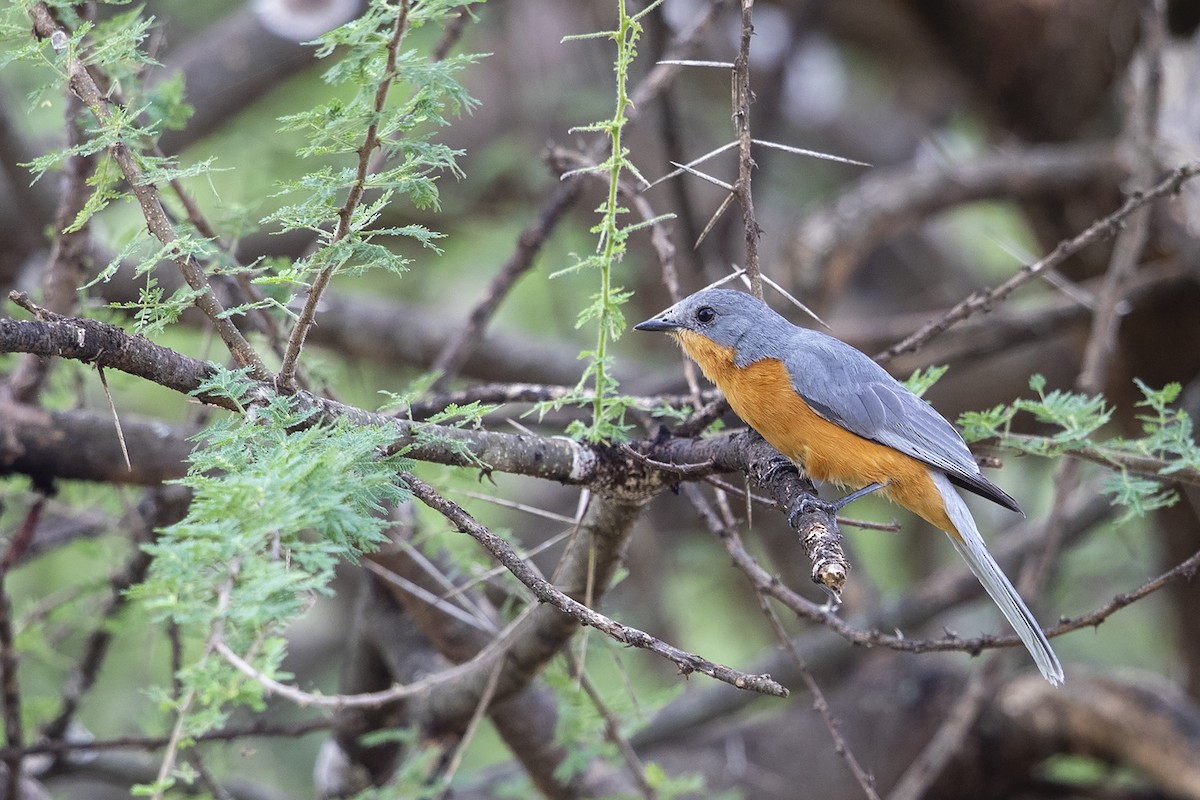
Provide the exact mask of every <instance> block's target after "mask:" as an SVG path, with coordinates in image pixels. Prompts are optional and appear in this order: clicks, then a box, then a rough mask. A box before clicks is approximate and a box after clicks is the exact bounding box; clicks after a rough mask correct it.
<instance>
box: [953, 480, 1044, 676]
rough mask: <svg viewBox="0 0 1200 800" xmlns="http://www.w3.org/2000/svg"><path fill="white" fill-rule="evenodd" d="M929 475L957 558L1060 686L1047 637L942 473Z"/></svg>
mask: <svg viewBox="0 0 1200 800" xmlns="http://www.w3.org/2000/svg"><path fill="white" fill-rule="evenodd" d="M931 472H932V473H933V482H934V485H935V486H937V489H938V492H939V493H940V494H941V496H942V500H943V502H944V503H945V506H946V514H947V516H949V517H950V521H951V522H953V523H954V526H955V528H957V529H958V533H959V536H958V537H955V536H951V537H950V540H951V541H952V542H954V547H955V549H956V550H958V554H959V555H961V556H962V557H963V560H964V561H966V562H967V566H969V567H970V568H971V572H973V573H975V577H976V578H978V579H979V582H980V583H982V584H983V588H984V589H986V590H987V593H988V594H989V595H990V596H991V598H992V600H994V601H995V603H996V605H997V606H999V608H1000V611H1001V612H1003V614H1004V616H1005V618H1007V619H1008V621H1009V624H1011V625H1012V626H1013V630H1015V631H1016V632H1017V636H1019V637H1021V641H1022V642H1024V643H1025V647H1026V649H1028V650H1029V653H1030V655H1032V656H1033V661H1034V663H1035V664H1037V667H1038V669H1039V670H1041V673H1042V676H1043V677H1045V679H1046V680H1048V681H1050V683H1052V684H1054V685H1055V686H1057V685H1058V684H1060V683H1062V682H1063V668H1062V664H1060V663H1059V661H1058V656H1056V655H1054V650H1053V649H1051V647H1050V642H1049V641H1047V640H1046V635H1045V634H1044V633H1042V629H1041V627H1040V626H1039V625H1038V622H1037V620H1036V619H1034V617H1033V614H1032V613H1031V612H1030V611H1029V608H1028V607H1027V606H1026V605H1025V602H1024V601H1023V600H1022V599H1021V596H1020V595H1019V594H1017V590H1016V589H1015V588H1014V587H1013V585H1012V583H1011V582H1010V581H1009V580H1008V578H1007V577H1005V575H1004V573H1003V572H1001V571H1000V565H999V564H997V563H996V560H995V559H994V558H992V556H991V554H990V553H989V552H988V551H987V547H986V546H985V545H984V542H983V537H982V536H980V535H979V528H977V527H976V525H975V520H974V518H972V516H971V512H970V511H969V510H968V509H967V505H966V503H964V502H963V500H962V498H961V497H959V495H958V492H956V491H955V490H954V487H953V486H951V485H950V481H949V479H948V478H947V477H946V476H945V475H944V474H943V473H941V472H939V471H937V470H931Z"/></svg>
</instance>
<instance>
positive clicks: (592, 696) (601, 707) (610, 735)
mask: <svg viewBox="0 0 1200 800" xmlns="http://www.w3.org/2000/svg"><path fill="white" fill-rule="evenodd" d="M564 654H565V655H566V657H567V663H568V667H569V669H570V670H571V672H572V673H574V674H575V675H578V676H579V685H580V687H581V688H582V689H583V691H584V694H586V695H587V696H588V700H590V701H591V703H592V707H593V708H595V709H596V712H597V713H599V714H600V718H601V719H602V720H604V738H605V739H607V740H608V741H609V742H611V743H612V744H613V746H614V747H616V748H617V752H618V753H620V754H621V760H622V761H624V762H625V767H626V769H627V770H628V772H629V774H630V775H631V776H632V777H633V780H634V783H636V784H637V787H638V791H639V792H640V793H641V795H642V798H643V799H644V800H656V799H657V798H658V791H657V790H656V789H655V788H654V787H653V786H652V785H651V784H650V781H649V780H648V779H647V778H646V765H645V764H644V763H643V762H642V759H641V758H639V757H638V754H637V751H635V750H634V749H633V745H632V744H630V743H629V739H628V738H626V737H625V735H624V734H622V733H621V722H620V720H619V719H617V716H616V715H615V714H613V712H612V711H611V710H610V709H609V708H608V705H607V704H606V703H605V702H604V697H603V696H602V695H601V694H600V690H599V689H597V688H596V685H595V684H594V683H592V679H591V678H590V677H588V674H587V670H586V669H585V668H584V667H583V665H582V664H580V663H579V662H577V661H576V660H575V659H574V658H573V657H572V656H571V654H570V652H569V651H564Z"/></svg>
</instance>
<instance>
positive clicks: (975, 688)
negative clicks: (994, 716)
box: [887, 658, 1000, 800]
mask: <svg viewBox="0 0 1200 800" xmlns="http://www.w3.org/2000/svg"><path fill="white" fill-rule="evenodd" d="M999 664H1000V660H999V659H997V658H991V659H989V660H988V661H987V662H986V663H985V664H984V665H983V669H980V670H976V671H974V672H973V673H971V677H970V678H968V679H967V686H966V688H965V689H964V690H963V692H962V694H961V695H960V696H959V698H958V700H957V702H955V704H954V705H953V706H952V707H951V708H950V711H949V712H948V713H947V714H946V718H945V720H943V722H942V724H941V725H940V726H939V727H938V729H937V732H936V733H935V734H934V735H933V738H931V739H930V740H929V741H928V742H927V743H926V745H925V747H924V748H923V749H922V750H921V753H920V755H918V756H917V757H916V759H914V760H913V762H912V763H911V764H909V765H908V769H906V770H905V771H904V774H903V775H901V776H900V780H899V781H897V782H896V785H895V786H893V787H892V791H891V792H889V793H888V798H887V800H921V798H922V797H924V796H925V792H926V791H927V790H928V789H929V787H930V786H932V785H933V782H934V781H935V780H937V779H938V777H940V776H941V774H942V772H943V771H944V770H945V769H946V765H947V764H949V763H950V759H952V758H954V756H955V754H957V753H958V751H959V750H960V749H961V748H962V746H963V743H964V742H966V741H967V733H968V732H969V731H970V729H971V726H972V725H974V724H975V721H976V720H977V719H979V715H980V714H981V713H982V712H983V708H984V704H985V703H986V701H987V700H988V699H989V698H990V697H991V696H992V691H993V690H994V688H995V686H994V683H995V679H996V675H997V671H998V668H999V666H998V665H999Z"/></svg>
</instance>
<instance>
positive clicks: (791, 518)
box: [787, 483, 887, 528]
mask: <svg viewBox="0 0 1200 800" xmlns="http://www.w3.org/2000/svg"><path fill="white" fill-rule="evenodd" d="M884 486H887V484H886V483H870V484H867V485H866V486H864V487H863V488H861V489H858V490H857V491H853V492H851V493H850V494H848V495H846V496H845V497H842V498H839V499H837V500H832V501H830V500H822V499H820V498H819V497H810V496H809V495H802V496H801V497H800V499H799V500H797V501H796V505H795V506H794V507H793V508H792V510H791V511H790V512H789V513H788V518H787V519H788V525H791V526H792V527H793V528H794V527H796V518H797V517H799V516H802V515H804V514H810V513H812V512H815V511H819V512H821V513H823V514H829V515H830V516H832V515H834V514H836V513H837V512H839V511H841V510H842V509H843V508H845V507H846V506H848V505H850V504H851V503H853V502H854V501H855V500H858V499H859V498H860V497H866V496H867V495H869V494H870V493H871V492H875V491H878V490H880V489H882V488H883V487H884Z"/></svg>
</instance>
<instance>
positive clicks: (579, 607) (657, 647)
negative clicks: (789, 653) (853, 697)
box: [404, 475, 787, 697]
mask: <svg viewBox="0 0 1200 800" xmlns="http://www.w3.org/2000/svg"><path fill="white" fill-rule="evenodd" d="M404 481H405V483H406V484H407V485H408V487H409V490H410V491H412V493H413V496H414V497H416V498H417V499H418V500H420V501H421V502H422V503H425V504H426V505H427V506H429V507H430V508H432V509H433V510H435V511H437V512H438V513H440V514H441V515H442V516H444V517H446V519H448V520H449V521H450V522H452V523H453V524H454V525H455V526H456V527H457V528H458V529H459V531H461V532H462V533H466V534H468V535H469V536H471V537H472V538H473V539H475V540H476V541H477V542H479V543H480V544H481V545H483V547H484V548H485V549H486V550H487V551H488V552H489V553H491V554H492V556H493V557H494V558H495V559H496V560H497V561H499V562H500V563H501V564H503V565H504V566H505V567H507V568H508V570H509V572H511V573H512V574H513V575H514V576H515V577H516V578H517V580H519V581H521V583H523V584H525V586H526V587H528V588H529V589H530V591H532V592H533V594H534V596H535V597H537V599H538V600H540V601H541V602H544V603H550V604H551V605H553V606H554V607H555V608H557V609H559V610H560V611H562V612H564V613H565V614H568V615H569V616H571V617H573V618H574V619H575V620H576V621H577V622H579V623H581V624H583V625H588V626H590V627H593V628H596V629H598V630H600V631H601V632H603V633H605V634H607V635H608V636H610V637H612V638H613V639H615V640H617V641H618V642H621V643H622V644H627V645H630V646H633V647H639V648H643V649H646V650H650V651H651V652H654V653H657V654H659V655H660V656H663V657H664V658H666V659H668V660H670V661H672V662H674V663H675V664H676V665H677V666H678V667H679V669H680V671H681V672H682V673H683V674H684V675H687V674H690V673H692V672H700V673H702V674H705V675H708V676H709V677H711V678H715V679H716V680H719V681H722V682H724V683H728V684H730V685H731V686H735V687H737V688H739V689H746V690H749V691H753V692H760V693H762V694H769V695H774V696H776V697H786V696H787V689H785V688H783V687H782V686H780V685H779V684H778V683H776V682H775V681H774V680H772V679H771V677H770V676H769V675H749V674H746V673H742V672H738V671H737V670H734V669H731V668H729V667H726V666H722V665H720V664H715V663H713V662H711V661H709V660H708V659H706V658H702V657H701V656H698V655H695V654H692V653H688V652H685V651H683V650H680V649H678V648H676V647H673V646H671V645H669V644H667V643H666V642H663V641H661V640H659V639H656V638H655V637H653V636H651V635H650V634H648V633H645V632H644V631H641V630H638V629H637V628H632V627H630V626H628V625H624V624H622V623H619V622H616V621H615V620H613V619H610V618H609V617H606V616H604V615H603V614H601V613H599V612H598V611H594V610H592V609H590V608H588V607H587V606H586V605H584V604H583V603H580V602H579V601H577V600H575V599H573V598H571V597H569V596H568V595H566V594H564V593H563V592H562V591H560V590H559V589H557V588H556V587H555V586H553V585H552V584H550V583H549V582H547V581H546V580H544V579H542V578H540V577H538V575H537V574H536V573H535V572H534V571H533V569H532V568H530V566H529V565H528V564H527V563H526V562H525V561H524V560H522V559H521V557H520V556H519V555H518V554H517V553H516V551H514V550H513V549H512V547H511V546H510V545H509V544H508V542H506V541H504V540H503V539H501V538H500V537H499V536H497V535H496V534H494V533H492V532H491V531H490V530H488V529H487V528H485V527H484V526H483V525H480V524H479V523H478V522H476V521H475V519H474V518H473V517H472V516H471V515H470V514H468V513H467V512H466V511H465V510H463V508H462V507H461V506H459V505H458V504H456V503H454V502H452V501H450V500H447V499H446V498H444V497H442V496H441V495H439V494H438V493H437V492H436V491H434V489H433V487H432V486H430V485H429V484H427V483H425V482H424V481H422V480H420V479H419V478H416V477H414V476H411V475H409V476H405V478H404Z"/></svg>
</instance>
